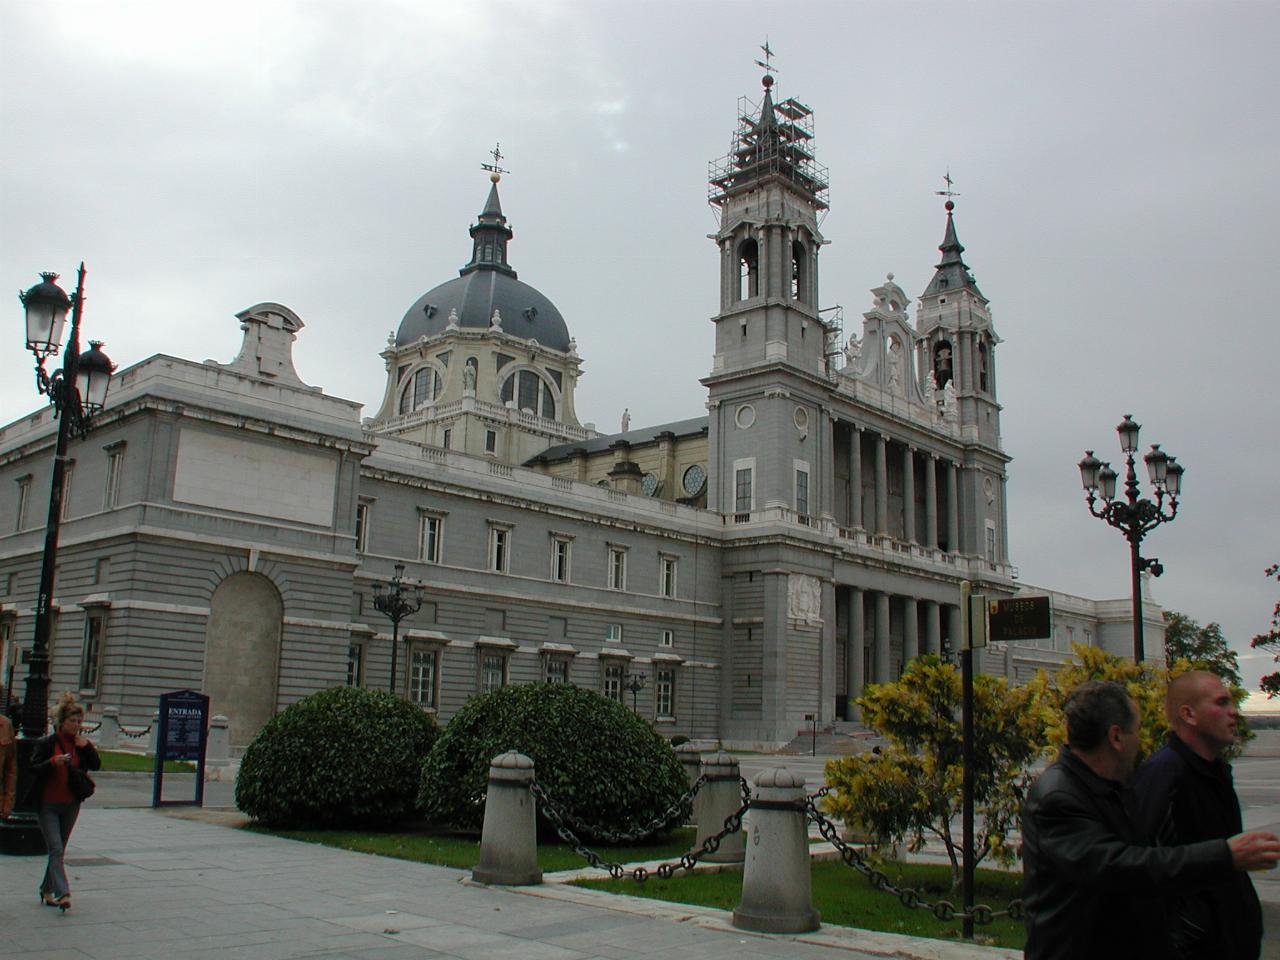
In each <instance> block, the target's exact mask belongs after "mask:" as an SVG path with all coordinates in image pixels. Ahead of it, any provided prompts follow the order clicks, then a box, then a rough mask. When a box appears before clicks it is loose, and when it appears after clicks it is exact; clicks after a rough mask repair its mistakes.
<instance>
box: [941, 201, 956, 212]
mask: <svg viewBox="0 0 1280 960" xmlns="http://www.w3.org/2000/svg"><path fill="white" fill-rule="evenodd" d="M943 206H944V207H946V208H947V213H950V212H951V211H952V210H954V209H955V208H956V205H955V204H954V203H952V202H951V201H950V200H948V201H947V202H946V203H944V204H943Z"/></svg>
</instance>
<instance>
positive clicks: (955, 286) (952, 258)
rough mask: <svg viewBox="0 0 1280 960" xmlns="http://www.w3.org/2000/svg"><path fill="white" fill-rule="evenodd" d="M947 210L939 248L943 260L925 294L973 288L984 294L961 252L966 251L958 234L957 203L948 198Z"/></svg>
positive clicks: (938, 265)
mask: <svg viewBox="0 0 1280 960" xmlns="http://www.w3.org/2000/svg"><path fill="white" fill-rule="evenodd" d="M944 206H945V208H946V211H947V230H946V233H945V234H943V237H942V243H941V245H939V247H938V250H939V252H941V254H942V262H941V263H939V264H937V267H936V270H937V272H936V273H935V274H934V275H933V279H932V280H931V281H929V286H928V288H927V289H926V290H925V292H924V294H923V295H924V296H926V297H928V296H931V295H933V294H944V293H946V292H947V291H949V290H964V289H968V290H972V291H973V292H974V293H976V294H977V295H978V296H982V291H981V290H979V289H978V284H977V281H975V280H974V279H973V274H971V273H970V272H969V266H968V264H966V263H965V262H964V258H963V257H962V256H961V254H963V253H964V246H963V245H962V244H961V243H960V238H959V237H958V236H956V224H955V219H954V217H953V216H952V211H954V210H955V208H956V205H955V203H954V202H953V201H952V200H950V199H948V200H947V202H946V203H945V204H944Z"/></svg>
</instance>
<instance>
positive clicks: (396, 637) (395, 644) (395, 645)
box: [387, 617, 400, 693]
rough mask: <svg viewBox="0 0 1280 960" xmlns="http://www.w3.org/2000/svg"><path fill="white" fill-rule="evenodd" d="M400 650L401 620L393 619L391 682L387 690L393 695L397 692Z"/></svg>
mask: <svg viewBox="0 0 1280 960" xmlns="http://www.w3.org/2000/svg"><path fill="white" fill-rule="evenodd" d="M399 649H400V618H399V617H392V618H391V681H390V683H389V684H388V686H387V690H388V691H389V692H391V693H395V692H396V672H397V671H396V653H397V651H399Z"/></svg>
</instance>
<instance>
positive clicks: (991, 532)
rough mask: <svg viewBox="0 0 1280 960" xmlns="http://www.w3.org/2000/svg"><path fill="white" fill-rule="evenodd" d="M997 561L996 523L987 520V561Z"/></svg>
mask: <svg viewBox="0 0 1280 960" xmlns="http://www.w3.org/2000/svg"><path fill="white" fill-rule="evenodd" d="M995 562H996V525H995V524H994V523H992V522H991V521H990V520H988V521H987V563H995Z"/></svg>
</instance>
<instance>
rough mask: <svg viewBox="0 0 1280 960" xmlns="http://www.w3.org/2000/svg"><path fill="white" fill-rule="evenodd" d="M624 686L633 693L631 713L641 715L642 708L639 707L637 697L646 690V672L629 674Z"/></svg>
mask: <svg viewBox="0 0 1280 960" xmlns="http://www.w3.org/2000/svg"><path fill="white" fill-rule="evenodd" d="M622 685H623V686H624V687H626V688H627V689H628V690H630V691H631V712H632V713H639V712H640V708H639V707H638V706H637V697H639V696H640V691H641V690H643V689H644V671H643V670H641V671H640V672H639V673H628V674H627V676H626V679H625V680H624V681H623V684H622Z"/></svg>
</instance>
